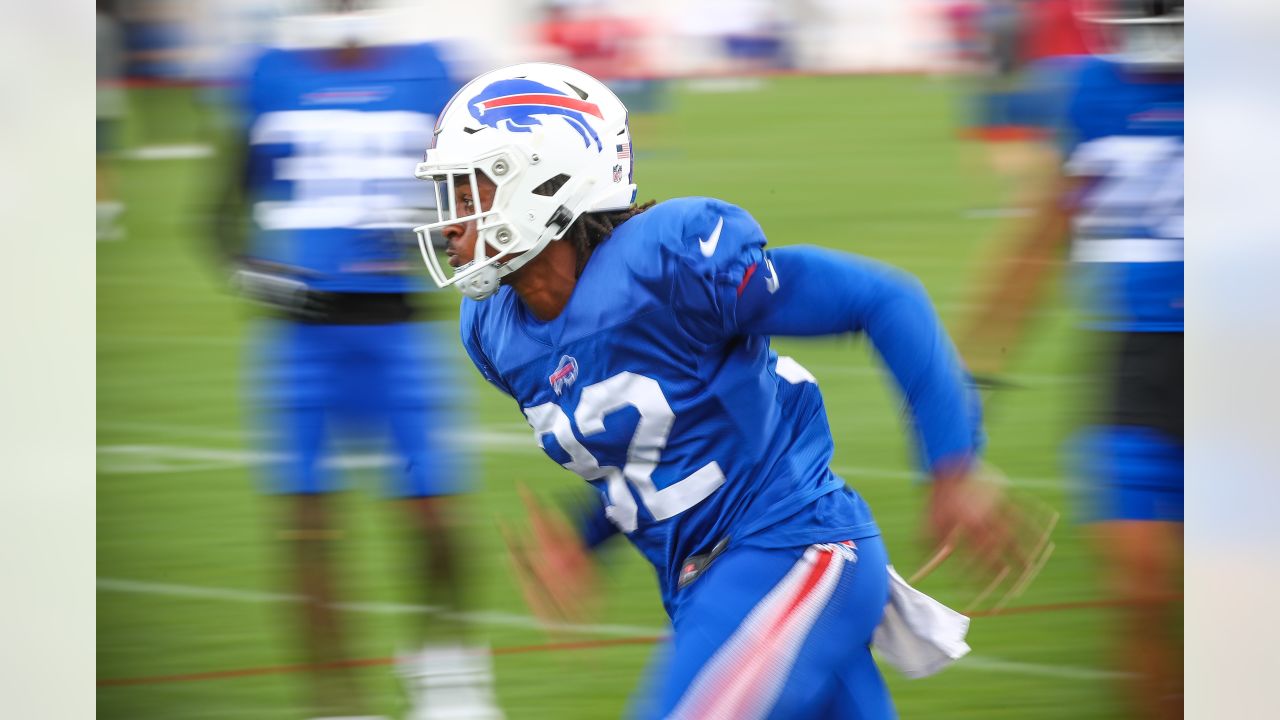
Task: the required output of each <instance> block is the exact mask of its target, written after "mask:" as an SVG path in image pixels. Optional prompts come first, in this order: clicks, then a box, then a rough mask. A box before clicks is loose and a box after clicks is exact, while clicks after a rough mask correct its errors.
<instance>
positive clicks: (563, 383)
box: [547, 355, 578, 395]
mask: <svg viewBox="0 0 1280 720" xmlns="http://www.w3.org/2000/svg"><path fill="white" fill-rule="evenodd" d="M547 379H548V380H549V381H550V382H551V389H552V390H555V391H556V394H557V395H560V394H561V393H563V392H564V389H565V388H567V387H569V386H570V385H572V384H573V381H574V380H577V379H578V361H577V360H576V359H574V357H573V356H572V355H565V356H564V357H562V358H560V364H559V365H557V366H556V371H555V372H553V373H551V377H549V378H547Z"/></svg>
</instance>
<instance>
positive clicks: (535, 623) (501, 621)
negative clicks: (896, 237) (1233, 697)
mask: <svg viewBox="0 0 1280 720" xmlns="http://www.w3.org/2000/svg"><path fill="white" fill-rule="evenodd" d="M97 585H98V590H99V591H100V592H115V593H126V594H134V595H155V596H164V597H175V598H188V599H196V600H222V601H226V602H240V603H251V604H265V603H278V604H284V603H297V602H300V600H301V598H300V597H299V596H297V595H290V594H286V593H272V592H262V591H258V590H234V589H230V588H216V587H201V586H195V585H177V584H173V583H154V582H146V581H141V580H126V579H122V578H98V579H97ZM335 607H337V608H338V609H340V610H343V611H345V612H351V613H366V614H381V615H388V614H389V615H415V614H423V613H431V612H436V608H433V607H431V606H429V605H412V604H404V603H380V602H355V603H339V604H337V605H335ZM456 617H458V618H459V619H462V620H466V621H468V622H473V623H476V624H479V625H491V626H506V627H521V628H532V629H542V630H555V631H558V632H565V633H575V634H583V635H607V636H614V637H654V636H659V635H666V634H667V633H668V632H669V628H666V627H649V626H640V625H616V624H583V623H547V622H543V621H541V620H538V619H537V618H533V617H530V616H528V615H520V614H518V613H507V612H498V611H490V610H482V611H478V612H466V613H459V614H458V615H457V616H456ZM953 667H955V668H958V669H961V670H972V671H977V672H992V673H1002V674H1008V675H1031V676H1036V677H1051V678H1060V679H1063V680H1087V681H1100V680H1111V679H1114V678H1118V677H1122V674H1121V673H1116V672H1111V671H1107V670H1099V669H1096V668H1083V667H1073V666H1070V665H1047V664H1042V663H1027V662H1018V661H1013V660H1002V659H1000V658H992V657H985V656H981V655H967V656H965V657H964V658H963V659H961V660H960V661H959V662H957V663H956V664H955V665H954V666H953Z"/></svg>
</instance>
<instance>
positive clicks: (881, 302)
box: [729, 247, 981, 474]
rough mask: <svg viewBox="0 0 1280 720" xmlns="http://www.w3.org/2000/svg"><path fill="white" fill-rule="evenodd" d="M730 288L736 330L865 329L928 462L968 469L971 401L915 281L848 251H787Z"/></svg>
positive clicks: (972, 442)
mask: <svg viewBox="0 0 1280 720" xmlns="http://www.w3.org/2000/svg"><path fill="white" fill-rule="evenodd" d="M733 292H735V293H737V295H738V296H737V297H736V298H733V299H730V300H729V302H736V308H735V310H736V320H737V329H738V331H739V332H740V333H742V334H750V335H834V334H842V333H865V334H866V335H867V337H868V338H869V339H870V340H871V343H872V345H874V346H875V349H876V351H877V352H878V353H879V355H880V357H881V358H882V359H883V360H884V363H885V365H886V366H887V367H888V368H889V371H890V372H891V373H892V374H893V377H894V380H895V382H896V384H897V386H898V388H899V390H900V391H901V392H902V395H903V397H904V399H905V400H906V403H907V405H908V407H909V408H910V411H911V417H912V420H913V425H914V428H915V431H916V433H917V437H918V439H919V441H920V447H921V450H922V451H923V455H924V458H925V463H926V466H927V468H928V469H929V470H930V471H931V472H934V473H935V474H936V473H938V472H941V471H942V468H943V467H946V466H956V467H961V468H963V467H967V464H968V461H969V458H971V457H972V456H973V455H974V454H975V453H976V452H977V449H978V447H979V445H980V443H981V436H980V432H981V430H980V420H979V416H980V412H979V410H978V404H977V399H976V397H975V394H974V392H973V390H972V388H971V387H970V384H969V382H968V376H967V373H966V372H965V370H964V367H963V366H962V364H961V362H960V358H959V355H958V354H957V353H956V351H955V348H954V347H953V345H952V343H951V340H950V338H949V337H948V336H947V333H946V330H945V329H944V328H943V326H942V323H941V321H940V320H939V319H938V315H937V313H936V312H935V311H934V308H933V303H932V302H931V301H930V300H929V296H928V294H927V293H926V292H925V290H924V288H923V286H921V284H920V283H919V281H917V280H916V279H915V278H914V277H912V276H910V275H908V274H907V273H905V272H902V271H900V270H897V269H895V268H892V267H889V266H887V265H884V264H882V263H879V262H876V261H874V260H870V259H867V258H863V257H858V256H855V255H850V254H846V253H839V252H834V251H830V250H822V249H819V248H813V247H788V248H781V249H778V250H772V251H770V252H769V253H767V254H766V255H764V257H763V259H762V261H761V262H760V263H759V264H758V265H756V266H755V267H754V268H752V267H750V266H749V267H748V269H747V274H746V281H745V282H743V283H741V284H740V285H739V287H738V288H736V289H734V290H733Z"/></svg>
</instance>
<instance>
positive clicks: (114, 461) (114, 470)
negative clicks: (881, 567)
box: [98, 425, 1063, 488]
mask: <svg viewBox="0 0 1280 720" xmlns="http://www.w3.org/2000/svg"><path fill="white" fill-rule="evenodd" d="M130 427H134V428H136V429H140V430H142V429H149V428H147V427H146V426H142V427H138V426H136V425H131V426H130ZM222 432H226V431H222ZM172 434H181V432H180V431H174V432H173V433H172ZM223 437H226V436H223ZM236 437H239V436H230V437H228V438H227V439H235V438H236ZM452 441H453V442H458V443H459V444H462V445H466V446H468V447H470V448H472V449H473V450H484V451H489V452H494V451H500V452H515V453H526V452H527V453H536V454H541V450H540V449H539V447H538V446H537V445H536V444H534V442H533V437H532V433H520V432H510V431H491V430H490V431H481V430H474V431H471V432H465V433H459V434H457V435H456V436H455V437H454V438H453V439H452ZM284 459H285V455H284V454H283V453H277V452H269V451H266V450H236V449H225V448H210V447H196V446H188V445H151V444H140V445H99V446H98V472H99V473H100V474H102V475H149V474H162V473H186V472H205V471H210V470H223V469H230V468H242V467H256V466H261V465H267V464H270V463H273V462H281V461H282V460H284ZM395 462H396V458H395V456H394V455H390V454H387V453H346V454H339V455H336V456H334V457H330V458H327V459H325V460H324V465H325V467H329V468H333V469H337V470H366V469H378V468H386V467H391V466H392V465H393V464H394V463H395ZM831 469H832V470H833V471H834V472H835V473H836V474H838V475H840V476H841V477H843V478H845V479H846V480H851V481H853V482H854V483H855V484H856V483H857V481H858V480H860V479H866V480H872V479H874V480H908V481H911V480H916V479H917V478H919V474H918V473H915V472H913V471H910V470H893V469H889V468H874V467H862V466H855V465H834V466H832V468H831ZM1009 482H1010V484H1011V485H1014V486H1016V487H1034V488H1056V487H1061V486H1062V484H1063V482H1062V480H1058V479H1054V478H1011V479H1010V481H1009Z"/></svg>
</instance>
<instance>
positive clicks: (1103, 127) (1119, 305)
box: [964, 0, 1183, 718]
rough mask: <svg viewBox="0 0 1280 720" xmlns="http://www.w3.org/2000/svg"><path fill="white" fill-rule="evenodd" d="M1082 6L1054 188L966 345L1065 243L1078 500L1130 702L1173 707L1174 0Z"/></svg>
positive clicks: (1016, 303)
mask: <svg viewBox="0 0 1280 720" xmlns="http://www.w3.org/2000/svg"><path fill="white" fill-rule="evenodd" d="M1094 5H1095V6H1098V4H1097V3H1095V4H1094ZM1084 19H1085V20H1086V21H1087V22H1088V23H1090V24H1091V25H1093V26H1094V27H1095V28H1097V29H1098V30H1100V31H1102V32H1103V33H1105V34H1106V35H1108V36H1109V37H1110V38H1111V44H1110V49H1109V51H1108V52H1106V53H1104V54H1100V55H1098V56H1095V57H1090V58H1086V59H1084V60H1083V62H1082V63H1081V64H1080V65H1079V66H1078V67H1077V68H1076V70H1075V77H1074V80H1073V82H1072V83H1071V91H1070V95H1069V99H1068V102H1067V108H1068V109H1067V116H1066V118H1064V122H1063V126H1064V130H1063V133H1062V138H1061V143H1060V147H1059V150H1060V152H1061V157H1062V161H1063V162H1062V165H1061V167H1062V171H1061V173H1060V174H1059V177H1058V178H1057V180H1056V187H1055V188H1054V190H1053V191H1052V192H1050V193H1047V196H1048V197H1049V201H1048V202H1047V203H1045V205H1044V206H1043V207H1042V208H1040V210H1039V212H1038V213H1037V215H1036V216H1034V218H1033V219H1032V220H1031V221H1030V223H1029V224H1028V225H1027V226H1026V228H1025V232H1024V233H1023V237H1022V240H1021V242H1020V245H1019V247H1018V248H1017V249H1016V251H1015V252H1014V253H1013V254H1012V255H1011V256H1010V258H1009V259H1008V261H1007V262H1006V263H1005V264H1004V266H1003V267H1002V268H1001V270H1000V271H999V274H998V276H997V278H996V281H995V283H994V285H993V286H992V289H991V291H990V294H989V296H988V297H987V298H986V300H985V301H984V303H983V304H982V309H981V310H980V311H979V313H978V314H977V315H976V316H975V318H974V321H973V327H972V330H971V331H970V332H969V333H968V334H967V335H966V338H965V343H964V346H965V356H966V358H967V359H968V360H969V362H970V365H971V367H973V368H974V370H975V371H977V372H981V373H996V372H999V371H1000V370H1001V369H1002V366H1003V364H1004V363H1005V362H1006V361H1007V353H1006V350H1007V348H1010V347H1012V346H1013V345H1014V344H1015V343H1016V341H1017V337H1018V335H1019V334H1020V332H1021V330H1022V328H1023V325H1024V323H1025V321H1026V318H1027V316H1028V312H1029V310H1030V309H1031V308H1032V307H1033V306H1034V302H1035V300H1036V297H1037V294H1038V290H1039V288H1040V287H1041V286H1042V285H1043V283H1044V281H1045V279H1046V278H1047V277H1048V276H1049V273H1050V271H1051V270H1053V269H1054V268H1056V267H1058V266H1059V265H1060V263H1059V262H1058V259H1059V257H1060V256H1061V253H1062V252H1063V251H1065V250H1067V249H1068V248H1069V253H1070V259H1071V261H1072V262H1071V265H1072V267H1073V270H1074V271H1075V278H1074V280H1076V282H1077V287H1079V288H1080V290H1081V293H1080V295H1081V297H1082V298H1083V299H1084V300H1085V307H1086V310H1087V315H1088V319H1089V328H1090V329H1092V330H1093V331H1094V334H1095V338H1096V340H1097V343H1098V345H1099V346H1100V347H1101V348H1102V349H1103V353H1102V354H1101V355H1102V359H1103V362H1102V363H1101V365H1100V367H1099V373H1100V374H1099V378H1098V380H1099V382H1100V383H1102V385H1103V387H1104V388H1105V390H1104V392H1105V402H1104V404H1103V406H1102V407H1101V408H1099V410H1098V411H1097V412H1096V413H1095V417H1094V419H1093V420H1092V421H1091V424H1090V426H1089V427H1088V428H1087V429H1086V430H1085V431H1084V432H1083V433H1082V434H1081V436H1080V437H1079V442H1078V447H1077V450H1078V457H1079V458H1080V460H1081V465H1082V470H1083V471H1084V473H1085V474H1086V476H1087V479H1088V480H1089V492H1088V497H1087V503H1086V506H1085V509H1086V513H1085V514H1086V517H1087V519H1088V520H1090V521H1092V527H1093V529H1095V530H1096V534H1097V538H1098V545H1099V548H1100V551H1101V555H1102V557H1103V560H1104V562H1105V563H1106V570H1107V574H1108V578H1109V581H1110V585H1111V587H1112V589H1113V591H1114V592H1115V593H1116V594H1117V595H1118V597H1119V598H1120V599H1121V600H1122V601H1123V610H1122V612H1123V613H1124V623H1123V628H1124V632H1123V633H1122V634H1121V635H1120V647H1119V651H1118V652H1119V657H1120V662H1121V663H1122V664H1123V666H1124V669H1125V670H1127V671H1128V672H1127V677H1129V678H1130V682H1129V684H1130V688H1129V695H1130V698H1131V702H1132V705H1133V707H1134V709H1135V714H1136V715H1137V716H1139V717H1149V718H1157V717H1160V718H1167V717H1180V716H1181V712H1182V667H1181V658H1182V642H1181V639H1180V635H1179V632H1180V630H1179V628H1180V626H1181V606H1180V603H1179V602H1176V601H1175V599H1174V598H1176V596H1177V595H1178V594H1179V593H1180V592H1181V586H1182V582H1181V566H1182V519H1183V463H1182V452H1183V442H1182V424H1183V415H1182V397H1183V395H1182V368H1183V355H1182V329H1183V220H1182V217H1183V216H1182V204H1183V59H1182V30H1183V15H1182V2H1181V1H1180V0H1158V1H1154V2H1152V1H1143V2H1136V1H1135V2H1129V1H1128V0H1117V1H1116V2H1113V3H1109V4H1106V5H1104V6H1102V7H1101V8H1099V9H1098V10H1095V11H1093V12H1091V13H1089V14H1086V15H1084Z"/></svg>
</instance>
